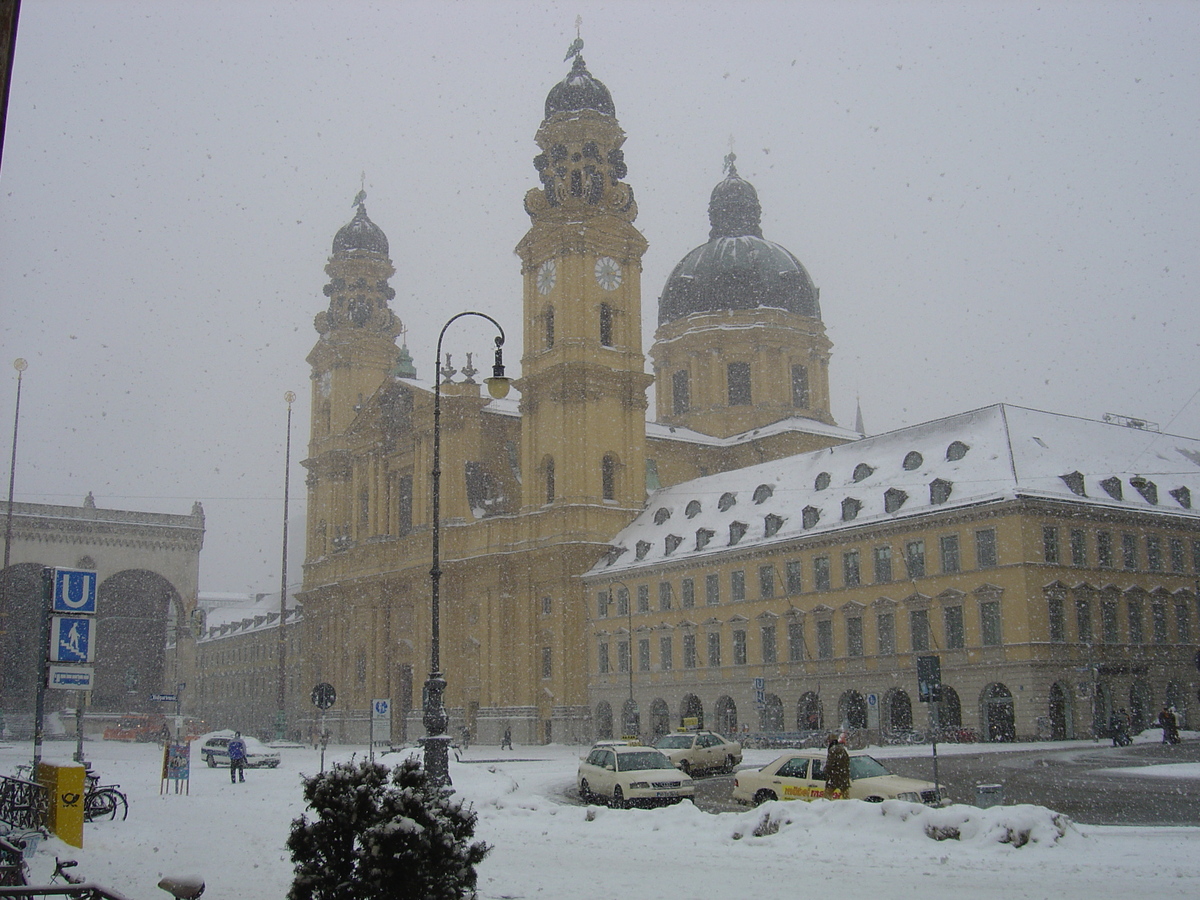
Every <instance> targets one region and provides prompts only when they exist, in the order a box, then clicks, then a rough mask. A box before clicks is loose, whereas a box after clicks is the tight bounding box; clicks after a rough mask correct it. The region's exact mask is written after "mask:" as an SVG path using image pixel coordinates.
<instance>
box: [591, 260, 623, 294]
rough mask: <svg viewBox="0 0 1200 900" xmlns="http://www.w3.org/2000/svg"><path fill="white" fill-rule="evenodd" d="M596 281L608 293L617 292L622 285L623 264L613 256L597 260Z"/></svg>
mask: <svg viewBox="0 0 1200 900" xmlns="http://www.w3.org/2000/svg"><path fill="white" fill-rule="evenodd" d="M596 281H597V283H599V285H600V287H602V288H604V289H605V290H606V291H615V290H616V289H617V286H618V285H619V284H620V283H621V264H620V263H619V262H617V261H616V260H615V259H613V258H612V257H611V256H601V257H600V258H599V259H598V260H596Z"/></svg>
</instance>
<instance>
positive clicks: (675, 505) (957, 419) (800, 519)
mask: <svg viewBox="0 0 1200 900" xmlns="http://www.w3.org/2000/svg"><path fill="white" fill-rule="evenodd" d="M1193 496H1195V497H1196V498H1197V499H1198V500H1200V440H1197V439H1195V438H1186V437H1178V436H1175V435H1168V434H1160V433H1157V432H1151V431H1145V430H1142V429H1138V428H1130V427H1127V426H1124V425H1112V424H1108V423H1105V422H1098V421H1094V420H1090V419H1081V418H1077V417H1074V416H1064V415H1059V414H1055V413H1048V412H1041V411H1038V410H1033V409H1025V408H1022V407H1015V406H1009V405H1006V404H997V405H995V406H988V407H985V408H983V409H977V410H973V411H971V412H966V413H961V414H959V415H955V416H950V417H948V418H945V419H938V420H935V421H932V422H925V423H923V424H920V425H914V426H911V427H908V428H902V429H900V430H898V431H892V432H889V433H887V434H880V435H876V436H874V437H869V438H863V439H861V440H857V441H854V442H852V443H847V444H842V445H840V446H836V447H831V448H829V449H826V450H817V451H814V452H810V453H802V454H798V455H796V456H791V457H787V458H785V459H780V460H775V461H773V462H768V463H761V464H759V465H755V466H748V467H746V468H743V469H737V470H734V471H731V472H724V473H721V474H719V475H709V476H706V477H703V478H697V479H694V480H692V481H687V482H684V483H682V484H678V485H674V486H672V487H669V488H664V489H662V490H660V491H656V492H655V493H654V494H652V495H651V496H650V498H649V499H648V501H647V504H646V509H645V510H644V511H643V512H642V513H641V514H640V515H639V516H638V517H637V518H636V519H635V520H634V521H633V522H632V523H630V524H629V525H628V526H627V527H626V528H625V529H623V530H622V531H621V532H620V533H619V534H618V535H617V536H616V537H615V538H614V540H613V541H612V547H613V550H612V551H611V552H610V553H609V554H608V556H607V557H606V558H605V559H602V560H601V561H600V562H599V563H597V564H596V566H595V567H593V569H592V570H591V574H598V573H607V574H612V573H614V572H618V571H622V570H628V569H634V568H638V567H641V566H649V565H659V564H662V563H663V562H666V561H675V560H682V559H687V558H688V557H696V556H700V555H704V554H711V553H713V552H714V551H717V550H724V549H727V548H731V547H737V548H738V549H739V550H742V549H745V548H748V547H751V546H755V545H769V544H774V543H781V542H786V541H789V540H793V539H795V538H797V537H799V536H801V535H819V534H824V533H829V532H833V531H837V530H839V529H843V528H847V527H858V526H862V525H867V524H873V523H878V522H885V521H891V520H900V519H904V518H909V517H914V516H920V515H926V514H929V513H931V512H934V511H941V510H946V509H954V508H962V507H966V506H972V505H978V504H981V503H990V502H995V501H999V500H1006V499H1013V498H1016V497H1040V498H1047V499H1053V500H1057V501H1063V502H1070V503H1079V504H1087V505H1089V506H1093V507H1104V508H1109V509H1114V510H1128V511H1134V510H1136V511H1139V512H1148V513H1157V514H1170V515H1175V516H1184V517H1190V518H1192V519H1200V510H1198V509H1195V508H1193V506H1192V497H1193Z"/></svg>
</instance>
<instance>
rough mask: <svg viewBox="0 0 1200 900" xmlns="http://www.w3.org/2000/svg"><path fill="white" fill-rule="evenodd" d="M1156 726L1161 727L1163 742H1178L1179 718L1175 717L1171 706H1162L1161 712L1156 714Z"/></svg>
mask: <svg viewBox="0 0 1200 900" xmlns="http://www.w3.org/2000/svg"><path fill="white" fill-rule="evenodd" d="M1158 727H1159V728H1161V729H1162V742H1163V743H1164V744H1178V743H1179V719H1178V718H1176V716H1175V710H1174V709H1173V708H1171V707H1168V706H1164V707H1163V708H1162V712H1160V713H1159V714H1158Z"/></svg>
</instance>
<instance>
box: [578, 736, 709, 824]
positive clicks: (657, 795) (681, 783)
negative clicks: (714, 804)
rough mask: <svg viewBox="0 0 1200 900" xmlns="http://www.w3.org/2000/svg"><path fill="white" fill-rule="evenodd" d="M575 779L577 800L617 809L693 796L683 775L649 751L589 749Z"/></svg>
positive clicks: (656, 803)
mask: <svg viewBox="0 0 1200 900" xmlns="http://www.w3.org/2000/svg"><path fill="white" fill-rule="evenodd" d="M577 778H578V782H577V783H578V785H579V798H580V799H581V800H583V801H584V802H587V801H590V800H593V799H597V800H605V801H607V802H608V803H609V805H611V806H613V807H616V808H617V809H625V808H628V807H630V806H665V805H667V804H669V803H679V802H681V801H683V800H691V799H692V795H693V794H695V792H696V788H695V785H693V784H692V779H691V778H690V777H689V776H688V774H687V772H681V771H679V769H677V768H675V766H674V765H672V764H671V761H670V760H669V759H667V757H666V756H665V755H663V754H662V753H661V752H659V751H658V750H655V749H654V748H653V747H638V746H631V745H624V746H620V745H619V746H596V747H593V748H592V750H591V752H590V753H588V755H587V756H586V757H584V759H583V760H582V761H581V762H580V763H579V773H578V776H577Z"/></svg>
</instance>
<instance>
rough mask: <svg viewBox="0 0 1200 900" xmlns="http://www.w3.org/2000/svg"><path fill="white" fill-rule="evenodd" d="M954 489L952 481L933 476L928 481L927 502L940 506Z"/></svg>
mask: <svg viewBox="0 0 1200 900" xmlns="http://www.w3.org/2000/svg"><path fill="white" fill-rule="evenodd" d="M953 490H954V482H952V481H947V480H946V479H945V478H935V479H933V481H931V482H929V502H930V503H932V504H933V505H934V506H940V505H941V504H943V503H945V502H946V501H947V500H949V499H950V493H951V492H952V491H953Z"/></svg>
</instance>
